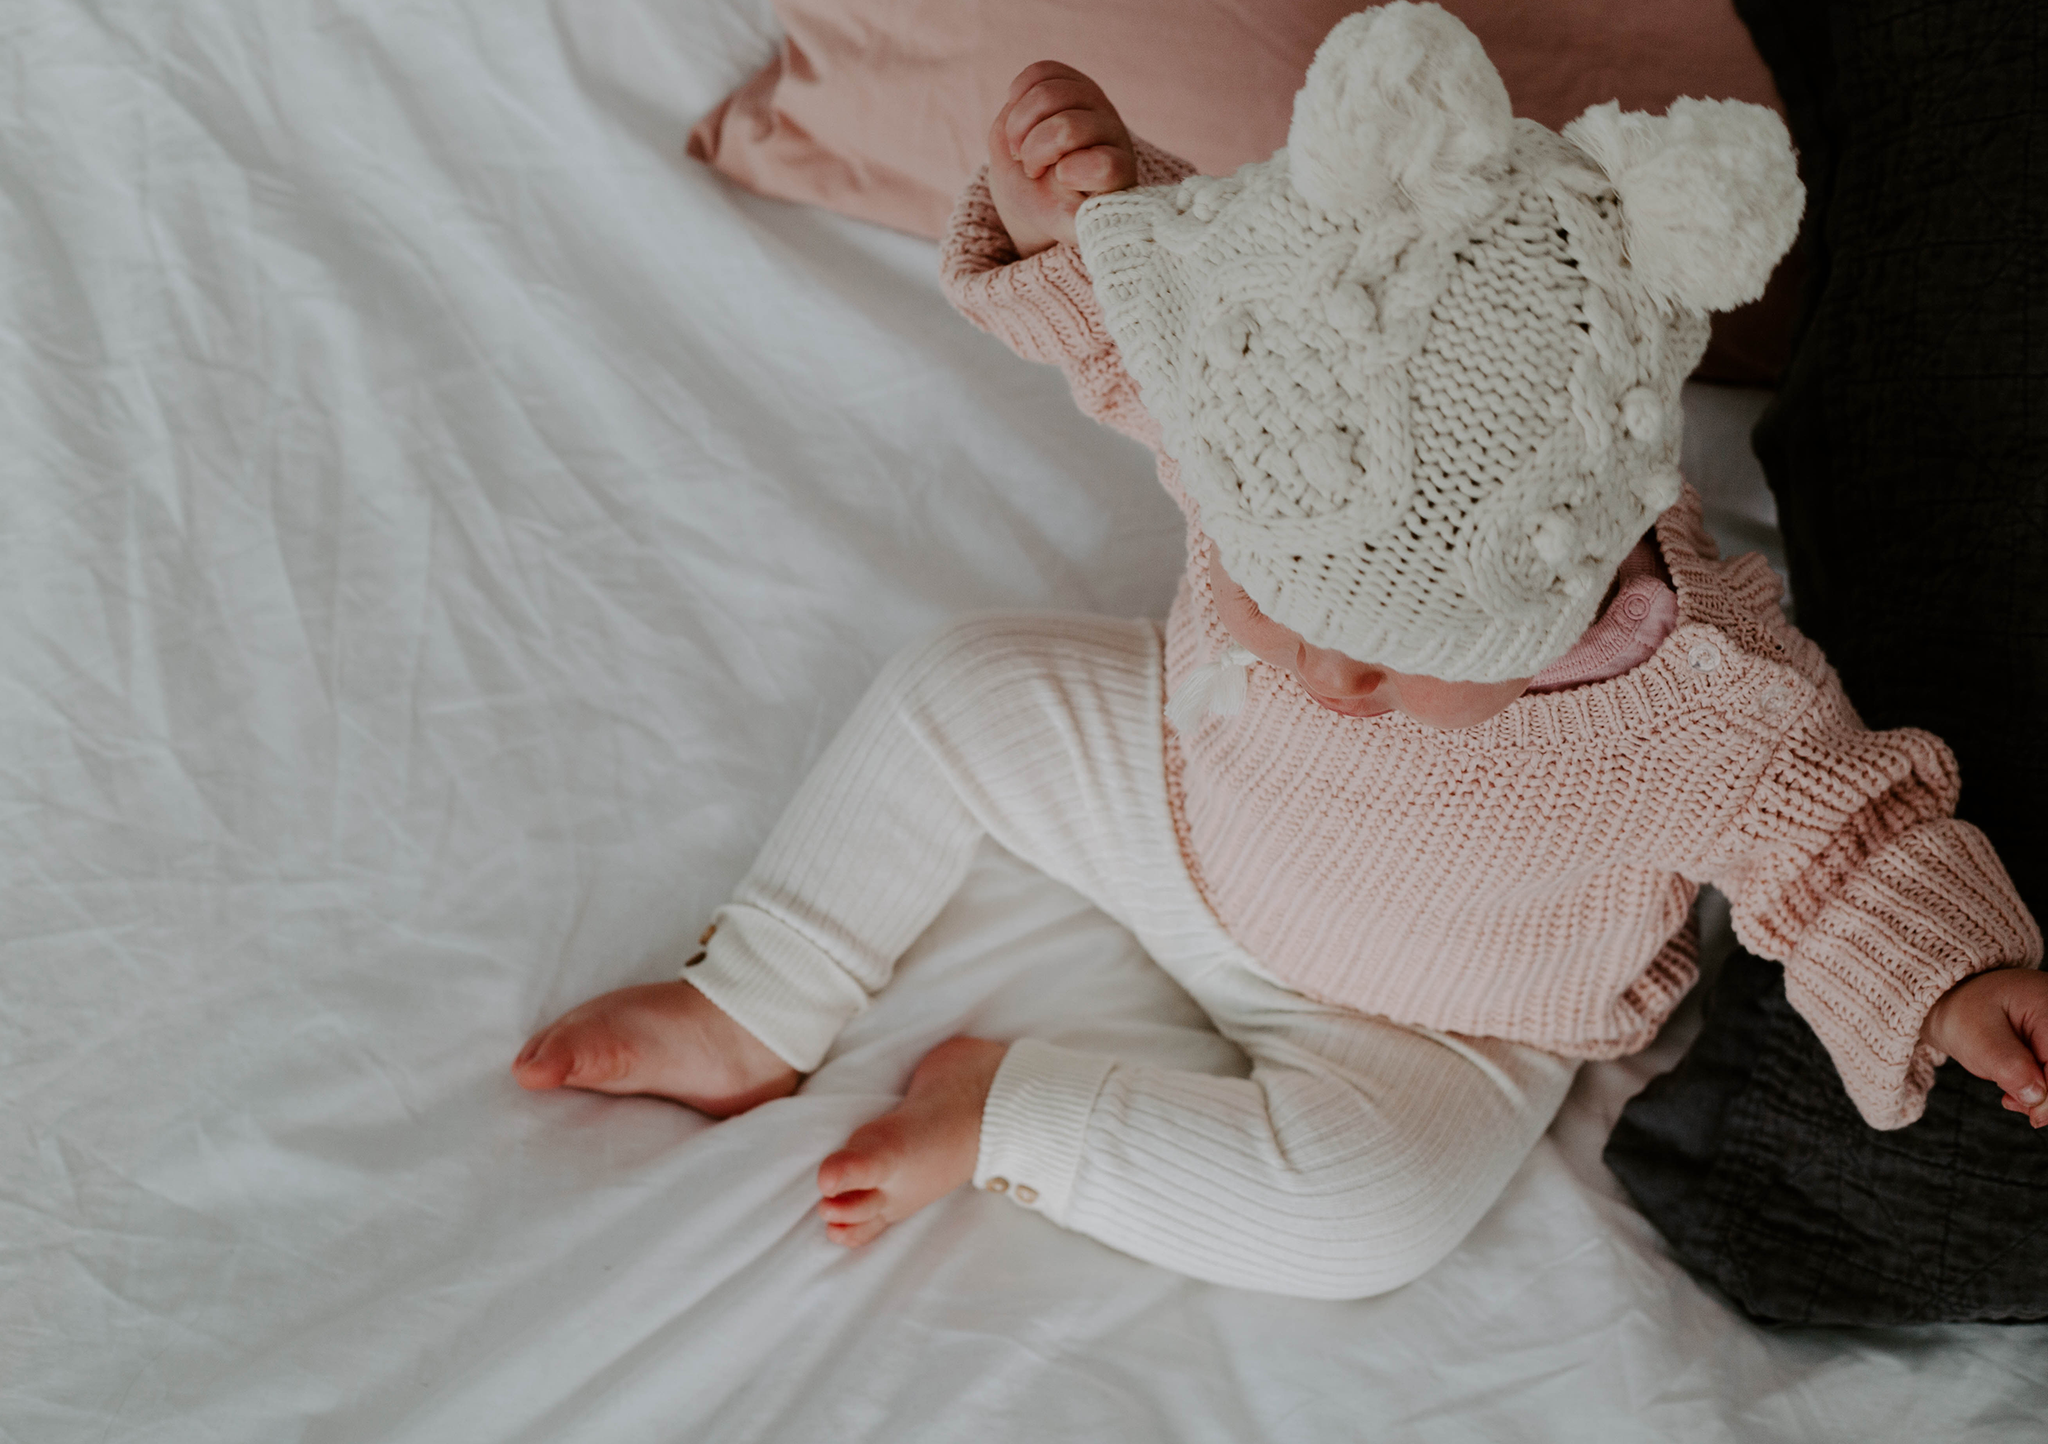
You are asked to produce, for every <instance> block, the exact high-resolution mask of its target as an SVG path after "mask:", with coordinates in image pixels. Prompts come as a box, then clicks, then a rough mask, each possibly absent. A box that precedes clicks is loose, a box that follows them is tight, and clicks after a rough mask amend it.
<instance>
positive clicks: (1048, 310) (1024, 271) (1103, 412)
mask: <svg viewBox="0 0 2048 1444" xmlns="http://www.w3.org/2000/svg"><path fill="white" fill-rule="evenodd" d="M1136 146H1137V153H1138V184H1139V185H1141V186H1160V185H1176V184H1178V183H1179V182H1180V181H1182V180H1184V179H1186V178H1187V177H1188V176H1190V175H1192V174H1193V173H1194V167H1192V166H1190V165H1189V164H1188V163H1187V162H1186V161H1183V160H1180V159H1178V158H1176V157H1174V156H1171V155H1168V154H1167V153H1166V152H1165V151H1163V150H1160V149H1159V148H1158V147H1157V146H1154V145H1150V144H1148V143H1146V142H1145V141H1142V140H1141V141H1138V142H1136ZM939 275H940V279H941V280H942V282H943V283H944V285H945V288H946V298H947V299H948V300H950V301H951V302H952V303H953V306H954V309H956V310H958V311H959V312H960V314H961V315H963V316H965V317H966V318H967V319H968V320H970V321H972V322H973V323H974V324H975V325H976V326H979V327H980V328H981V329H982V330H984V331H987V332H988V333H989V334H990V335H992V336H995V337H996V338H997V339H999V340H1001V341H1002V342H1003V343H1004V344H1005V345H1007V346H1008V347H1009V348H1010V349H1011V350H1012V351H1015V352H1016V353H1017V354H1018V355H1019V356H1022V357H1023V358H1024V359H1025V360H1027V361H1044V362H1048V363H1050V364H1052V365H1055V366H1058V367H1059V368H1060V369H1061V370H1062V371H1063V372H1065V373H1066V377H1067V384H1068V385H1069V386H1070V387H1071V388H1072V389H1073V393H1074V400H1075V401H1076V402H1078V403H1079V405H1080V407H1081V409H1082V410H1083V411H1085V412H1087V413H1088V415H1090V416H1092V417H1094V418H1095V419H1096V420H1097V421H1100V422H1102V423H1103V424H1104V425H1106V426H1111V427H1114V428H1115V429H1116V430H1118V431H1121V432H1123V433H1124V434H1125V435H1127V436H1133V437H1136V438H1137V439H1138V440H1139V441H1142V442H1144V443H1145V444H1146V445H1147V446H1150V447H1152V448H1153V449H1154V450H1157V449H1158V446H1159V427H1158V425H1157V423H1155V422H1154V421H1153V420H1152V417H1151V415H1150V414H1149V413H1148V412H1147V411H1146V410H1145V408H1144V405H1143V403H1142V402H1141V401H1140V399H1139V396H1138V383H1137V382H1135V381H1133V380H1132V379H1131V377H1130V374H1129V373H1128V372H1126V371H1125V370H1124V366H1123V361H1122V359H1121V358H1120V357H1119V356H1118V355H1117V349H1116V342H1115V340H1114V339H1113V338H1112V337H1111V336H1110V334H1109V329H1108V327H1107V326H1105V325H1104V324H1103V320H1102V310H1101V308H1100V307H1099V306H1098V305H1097V304H1096V301H1095V284H1094V282H1093V281H1092V280H1091V279H1090V278H1089V275H1088V264H1087V262H1085V261H1083V260H1082V259H1081V252H1080V249H1079V248H1078V247H1075V246H1071V245H1058V246H1053V247H1051V248H1050V249H1048V250H1043V251H1040V252H1039V253H1038V254H1037V255H1034V256H1030V257H1026V258H1025V259H1022V260H1019V259H1018V257H1017V247H1016V245H1015V243H1013V242H1012V241H1011V239H1010V233H1009V231H1008V230H1007V229H1005V228H1004V226H1003V222H1002V218H1001V217H1000V216H999V215H997V214H996V207H995V202H994V201H993V200H992V199H991V198H990V196H989V190H988V168H987V167H986V166H984V167H983V168H982V169H981V170H979V171H977V172H976V173H975V176H974V179H973V180H972V181H970V182H969V183H968V186H967V189H966V191H965V192H963V193H962V195H961V197H960V200H959V202H958V204H956V205H955V206H954V208H953V219H952V221H951V222H950V223H949V224H948V226H947V228H946V235H945V239H944V241H943V242H942V243H941V249H940V256H939Z"/></svg>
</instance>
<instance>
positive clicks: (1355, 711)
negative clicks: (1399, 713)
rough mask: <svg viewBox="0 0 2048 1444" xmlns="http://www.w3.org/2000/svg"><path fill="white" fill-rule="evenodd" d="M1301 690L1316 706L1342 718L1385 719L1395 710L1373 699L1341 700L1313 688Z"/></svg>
mask: <svg viewBox="0 0 2048 1444" xmlns="http://www.w3.org/2000/svg"><path fill="white" fill-rule="evenodd" d="M1301 690H1302V691H1304V692H1306V693H1308V699H1309V701H1311V702H1313V703H1315V704H1316V706H1318V707H1320V708H1322V709H1323V710H1324V711H1325V712H1335V713H1336V714H1337V715H1338V716H1340V717H1384V716H1386V715H1387V714H1388V713H1389V712H1391V711H1393V710H1394V709H1393V708H1392V707H1389V706H1388V705H1387V704H1386V703H1384V702H1381V701H1377V700H1375V699H1373V698H1371V697H1362V698H1356V697H1355V698H1350V699H1340V698H1336V697H1325V696H1324V695H1323V694H1322V693H1320V692H1318V691H1316V690H1315V689H1314V688H1313V687H1303V688H1302V689H1301Z"/></svg>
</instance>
